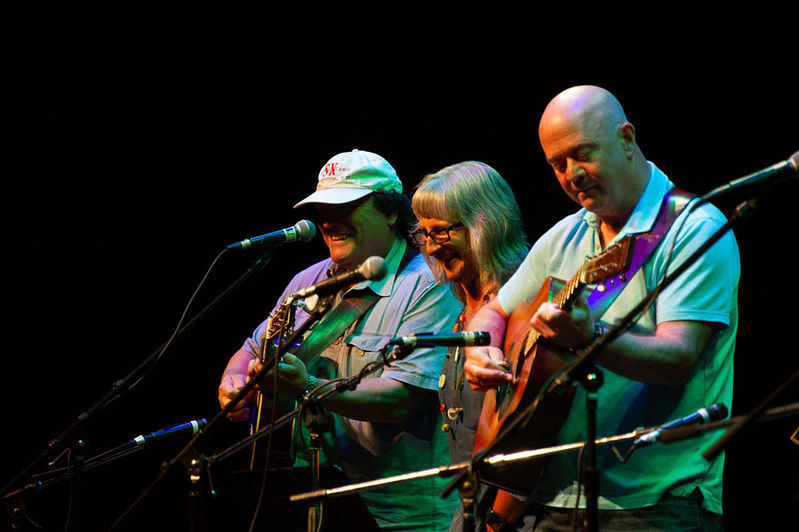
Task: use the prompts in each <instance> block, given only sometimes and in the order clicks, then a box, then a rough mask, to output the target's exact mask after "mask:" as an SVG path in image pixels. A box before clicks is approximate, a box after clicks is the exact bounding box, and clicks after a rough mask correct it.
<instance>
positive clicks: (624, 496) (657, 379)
mask: <svg viewBox="0 0 799 532" xmlns="http://www.w3.org/2000/svg"><path fill="white" fill-rule="evenodd" d="M538 132H539V139H540V141H541V147H542V148H543V151H544V155H545V156H546V160H547V162H548V163H549V164H550V165H551V167H552V169H553V170H554V172H555V177H556V178H557V180H558V183H560V186H561V187H562V188H563V191H564V192H565V193H566V195H567V196H569V197H570V198H571V199H572V200H574V201H575V202H576V203H578V204H579V205H580V207H581V208H580V210H579V211H577V212H576V213H574V214H571V215H569V216H567V217H565V218H563V219H562V220H561V221H559V222H558V223H557V224H555V226H553V227H552V228H551V229H550V230H549V231H547V232H546V233H545V234H544V235H543V236H542V237H541V238H540V239H539V240H538V241H537V242H536V243H535V245H534V246H533V248H532V249H531V251H530V254H529V255H528V257H527V259H526V260H525V262H524V263H523V264H522V266H521V267H520V268H519V270H518V271H517V272H516V273H515V274H514V276H513V277H512V278H511V279H510V280H509V281H508V283H507V284H506V285H505V286H504V287H503V288H502V289H501V290H500V291H499V293H498V295H497V297H496V298H494V299H493V300H492V301H491V302H490V303H489V304H488V305H486V306H485V307H483V309H482V310H481V311H480V312H479V313H478V314H477V315H476V316H475V317H474V318H473V320H472V321H471V322H470V324H469V329H471V330H479V331H489V332H490V333H491V339H492V346H491V347H475V348H469V349H467V350H466V353H467V360H466V364H465V372H466V379H467V380H468V382H469V383H470V385H471V386H472V388H474V389H476V390H479V391H486V390H489V389H491V388H495V387H497V386H499V385H501V384H505V383H507V382H510V381H511V380H512V377H511V376H510V375H509V374H508V373H507V372H506V371H505V370H504V368H503V367H501V366H500V365H499V362H500V361H502V360H503V358H504V357H503V354H502V351H501V349H500V348H501V346H502V345H503V341H504V333H505V328H506V325H507V322H508V317H509V315H510V314H511V313H512V311H513V309H514V308H515V307H516V305H517V304H518V303H519V302H520V301H522V300H531V299H532V298H533V297H534V296H535V295H536V294H537V293H538V291H539V289H540V288H541V286H542V285H543V284H544V282H545V280H546V279H547V277H549V276H552V277H555V278H559V279H564V280H566V279H570V278H571V277H572V276H574V275H575V273H576V272H577V271H578V269H579V268H580V266H581V265H582V264H583V262H584V260H585V259H586V258H590V257H594V256H597V255H598V254H600V253H601V252H602V251H603V250H604V249H606V248H607V247H608V246H610V245H612V244H614V243H616V242H618V241H619V240H620V239H622V238H623V237H625V236H626V235H630V234H635V233H645V232H648V231H649V230H650V229H651V228H652V226H653V224H654V222H655V219H656V217H657V214H658V212H659V210H660V207H661V204H662V202H663V200H664V197H665V196H666V193H667V192H668V191H669V190H670V189H672V188H673V187H674V184H673V183H672V182H671V181H670V180H669V178H668V177H666V175H665V174H664V173H663V172H662V171H661V170H660V169H658V167H657V166H655V165H654V164H653V163H652V162H649V161H647V159H646V158H645V157H644V155H643V153H642V151H641V149H640V147H639V146H638V144H637V142H636V131H635V128H634V127H633V125H632V124H631V123H630V122H629V121H628V120H627V117H626V115H625V112H624V110H623V108H622V106H621V104H620V103H619V102H618V101H617V99H616V98H615V97H614V96H613V95H612V94H611V93H610V92H608V91H607V90H605V89H602V88H600V87H595V86H577V87H572V88H569V89H567V90H565V91H563V92H562V93H560V94H558V95H557V96H556V97H555V98H554V99H553V100H552V101H551V102H550V103H549V105H548V106H547V107H546V109H545V111H544V113H543V115H542V117H541V120H540V124H539V130H538ZM724 223H725V218H724V216H723V215H722V214H721V213H720V212H719V211H718V210H717V209H716V208H715V207H713V206H712V205H708V204H705V205H702V206H700V207H698V208H697V209H695V210H694V209H692V208H691V205H690V204H689V205H688V207H686V208H685V209H684V210H683V212H682V213H681V214H680V216H679V217H678V218H677V220H676V221H675V222H674V223H673V225H672V226H671V229H670V230H669V231H668V233H666V235H665V236H664V237H663V238H662V240H661V242H660V244H659V245H658V247H657V248H656V249H655V251H654V252H653V253H652V255H651V256H650V257H649V258H648V260H647V261H646V262H645V263H644V265H643V267H642V268H641V269H640V270H639V271H638V272H637V273H636V274H635V276H634V277H633V278H632V279H630V280H629V283H628V284H627V286H626V287H625V288H624V290H623V291H622V292H621V293H620V295H619V296H618V297H617V298H616V299H615V301H614V302H613V304H612V305H611V306H610V307H609V309H607V311H605V312H604V314H602V315H601V317H597V316H592V312H591V310H590V309H589V307H588V305H587V302H586V299H585V298H584V297H580V298H578V300H577V302H576V303H575V304H574V306H573V307H572V309H571V311H569V312H565V311H563V310H561V309H560V308H558V307H557V306H556V305H555V304H552V303H544V304H542V305H541V306H540V307H539V308H538V310H537V311H536V313H535V314H534V316H533V318H532V319H531V322H530V324H531V326H532V327H533V328H535V329H536V330H538V331H539V332H540V333H541V335H542V337H543V338H545V339H546V341H548V342H549V343H550V344H551V345H554V346H558V347H560V348H563V352H564V353H568V352H569V350H579V349H580V348H583V347H585V346H587V345H588V344H589V343H590V342H591V341H592V340H593V339H594V338H595V335H596V334H599V333H598V332H597V331H601V330H603V329H604V330H606V328H607V327H609V326H612V325H614V324H615V323H618V322H619V321H620V320H621V319H622V318H623V317H624V316H625V315H626V314H627V313H628V312H629V311H630V310H631V309H632V308H633V307H635V306H636V305H637V304H638V303H639V302H640V301H641V300H643V299H644V298H645V297H646V296H647V295H648V294H650V293H651V292H652V291H653V289H654V288H655V287H656V286H657V284H658V283H659V281H660V280H661V279H662V278H663V277H664V276H665V275H666V273H667V269H668V271H672V270H673V269H674V268H676V267H677V266H678V265H679V264H681V263H682V262H684V261H685V260H686V258H687V257H688V256H689V255H690V254H691V253H693V251H694V250H695V249H696V248H697V247H699V246H700V245H701V244H702V243H703V242H705V240H707V238H708V237H709V236H710V235H712V234H713V233H714V232H715V231H716V230H717V229H718V228H719V227H720V226H722V225H723V224H724ZM739 274H740V262H739V256H738V247H737V244H736V242H735V238H734V236H733V235H732V233H727V234H726V235H725V236H724V237H722V238H721V240H719V241H718V242H717V243H716V244H715V245H714V246H713V247H712V248H711V249H710V250H709V251H708V252H707V253H705V254H704V255H703V256H702V257H701V258H700V259H699V260H698V261H696V262H695V263H693V265H692V266H690V267H689V268H688V269H687V270H686V271H685V272H684V273H683V274H682V275H681V276H680V277H679V278H677V279H676V280H675V281H674V282H673V283H671V284H670V286H669V287H667V288H666V289H665V290H663V292H662V293H660V294H659V295H658V297H657V299H656V300H655V302H654V304H653V305H651V306H650V307H649V308H648V309H647V310H645V311H644V312H643V314H641V315H640V316H639V317H638V318H637V320H636V321H635V322H634V323H633V325H632V327H631V328H630V329H628V332H625V333H624V334H622V335H620V336H619V337H617V338H616V339H615V340H613V341H612V342H610V343H609V344H608V345H606V346H605V348H604V349H603V351H602V352H601V353H600V354H599V356H598V358H597V359H596V364H597V366H598V367H599V369H600V370H601V371H602V373H603V375H604V384H603V385H602V387H601V388H600V390H599V394H598V416H597V417H598V419H597V435H598V436H599V437H602V436H612V435H615V434H623V433H626V432H629V431H632V430H634V429H636V428H641V427H652V426H658V425H661V424H663V423H664V422H667V421H670V420H672V419H675V418H680V417H683V416H686V415H689V414H691V413H693V412H695V411H696V410H698V409H700V408H702V407H706V406H708V405H711V404H713V403H724V404H725V405H727V406H730V404H731V400H732V370H733V351H734V348H735V333H736V330H737V325H738V310H737V296H738V279H739ZM595 320H597V321H596V322H595ZM597 323H599V325H600V327H597ZM564 356H566V355H564ZM585 400H586V397H585V391H584V390H583V389H582V388H578V391H577V394H576V396H575V398H574V401H573V403H572V408H571V411H570V412H569V414H568V417H567V418H566V420H565V423H564V425H563V428H562V429H561V430H560V432H559V434H558V438H557V440H558V441H557V442H556V443H571V442H579V441H584V440H585V438H586V427H587V423H586V414H585V402H586V401H585ZM715 437H716V436H715V435H713V434H706V435H705V436H702V437H699V438H694V439H687V440H683V441H681V442H676V443H671V444H669V445H663V444H655V445H651V446H648V447H645V448H640V449H638V450H636V451H635V452H634V453H633V454H632V455H631V457H630V459H629V461H628V462H627V463H621V462H620V461H619V460H618V459H617V458H615V456H614V455H613V454H612V451H611V449H610V448H609V447H606V446H601V447H599V448H598V456H597V465H598V467H599V469H600V480H599V484H600V491H599V501H598V505H599V509H600V512H599V513H600V517H599V525H600V528H601V529H602V530H612V529H634V530H642V529H669V530H671V529H674V527H675V526H676V527H678V526H680V525H681V524H684V523H689V528H691V529H696V528H699V529H713V527H714V526H720V525H721V513H722V506H721V485H722V470H723V465H724V457H723V455H722V456H719V457H717V458H716V459H715V460H713V461H711V462H707V461H706V460H705V459H704V458H703V457H702V455H701V452H702V450H704V449H705V448H707V446H708V445H709V444H710V443H711V442H712V441H713V440H714V438H715ZM576 458H577V457H576V454H570V453H562V454H559V455H556V456H555V457H554V458H553V459H552V460H550V461H549V462H548V464H547V466H546V468H545V470H544V473H543V475H542V478H541V479H540V481H539V483H538V488H537V492H536V494H535V496H534V498H532V499H533V504H532V505H531V506H530V508H528V509H527V510H526V512H527V513H526V515H525V516H524V528H525V529H533V528H534V529H536V530H549V529H555V530H557V529H561V528H562V529H569V530H570V529H571V519H572V517H573V515H572V513H573V511H572V510H571V509H573V508H574V506H575V502H576V500H575V499H576V497H577V493H578V485H577V480H576V479H577V478H578V475H577V470H576ZM584 495H585V490H584V489H583V490H582V495H581V500H580V503H579V504H580V506H581V508H585V498H584ZM523 510H524V507H523V506H522V505H520V504H519V503H518V501H517V500H515V499H507V500H498V501H497V502H496V503H495V506H494V510H493V513H492V514H491V515H490V516H489V522H493V523H495V526H494V527H493V528H494V529H498V528H500V526H501V524H502V523H503V520H505V521H511V522H513V521H514V520H516V519H517V518H518V517H519V516H520V515H521V514H522V512H523ZM578 518H581V517H578Z"/></svg>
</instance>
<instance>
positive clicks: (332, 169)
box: [322, 163, 338, 177]
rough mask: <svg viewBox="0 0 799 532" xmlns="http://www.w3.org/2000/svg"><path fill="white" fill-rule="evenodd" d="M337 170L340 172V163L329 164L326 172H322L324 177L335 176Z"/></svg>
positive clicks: (326, 166)
mask: <svg viewBox="0 0 799 532" xmlns="http://www.w3.org/2000/svg"><path fill="white" fill-rule="evenodd" d="M336 170H338V163H327V164H326V165H325V169H324V171H323V172H322V177H332V176H335V175H336Z"/></svg>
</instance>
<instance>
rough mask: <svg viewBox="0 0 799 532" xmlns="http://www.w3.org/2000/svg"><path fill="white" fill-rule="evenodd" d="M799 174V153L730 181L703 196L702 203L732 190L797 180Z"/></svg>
mask: <svg viewBox="0 0 799 532" xmlns="http://www.w3.org/2000/svg"><path fill="white" fill-rule="evenodd" d="M797 174H799V151H797V152H796V153H794V154H793V155H791V157H790V158H789V159H787V160H785V161H782V162H779V163H777V164H775V165H772V166H769V167H768V168H764V169H762V170H760V171H759V172H754V173H751V174H749V175H746V176H744V177H741V178H739V179H735V180H733V181H730V182H729V183H727V184H726V185H721V186H720V187H716V188H714V189H713V190H711V191H710V192H708V193H707V194H705V195H704V196H702V198H701V202H702V203H704V202H706V201H709V200H711V199H713V198H715V197H716V196H720V195H722V194H725V193H726V192H728V191H730V190H733V189H737V188H743V187H749V186H752V185H758V184H760V183H765V182H769V181H772V182H774V183H779V182H781V181H786V180H787V179H790V178H796V177H797Z"/></svg>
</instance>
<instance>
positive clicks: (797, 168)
mask: <svg viewBox="0 0 799 532" xmlns="http://www.w3.org/2000/svg"><path fill="white" fill-rule="evenodd" d="M788 164H790V165H791V166H792V167H793V171H794V172H799V151H797V152H796V153H794V154H793V155H791V156H790V157H789V158H788Z"/></svg>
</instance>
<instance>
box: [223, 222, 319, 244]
mask: <svg viewBox="0 0 799 532" xmlns="http://www.w3.org/2000/svg"><path fill="white" fill-rule="evenodd" d="M314 236H316V226H315V225H314V224H313V222H311V221H309V220H300V221H299V222H297V223H296V224H294V225H292V226H291V227H287V228H286V229H281V230H280V231H274V232H272V233H267V234H265V235H261V236H254V237H252V238H247V239H245V240H242V241H241V242H236V243H235V244H230V245H229V246H228V247H227V249H236V248H241V249H247V248H248V247H250V246H252V245H253V244H283V243H284V242H294V241H295V240H296V241H299V242H309V241H311V240H312V239H313V237H314Z"/></svg>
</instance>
